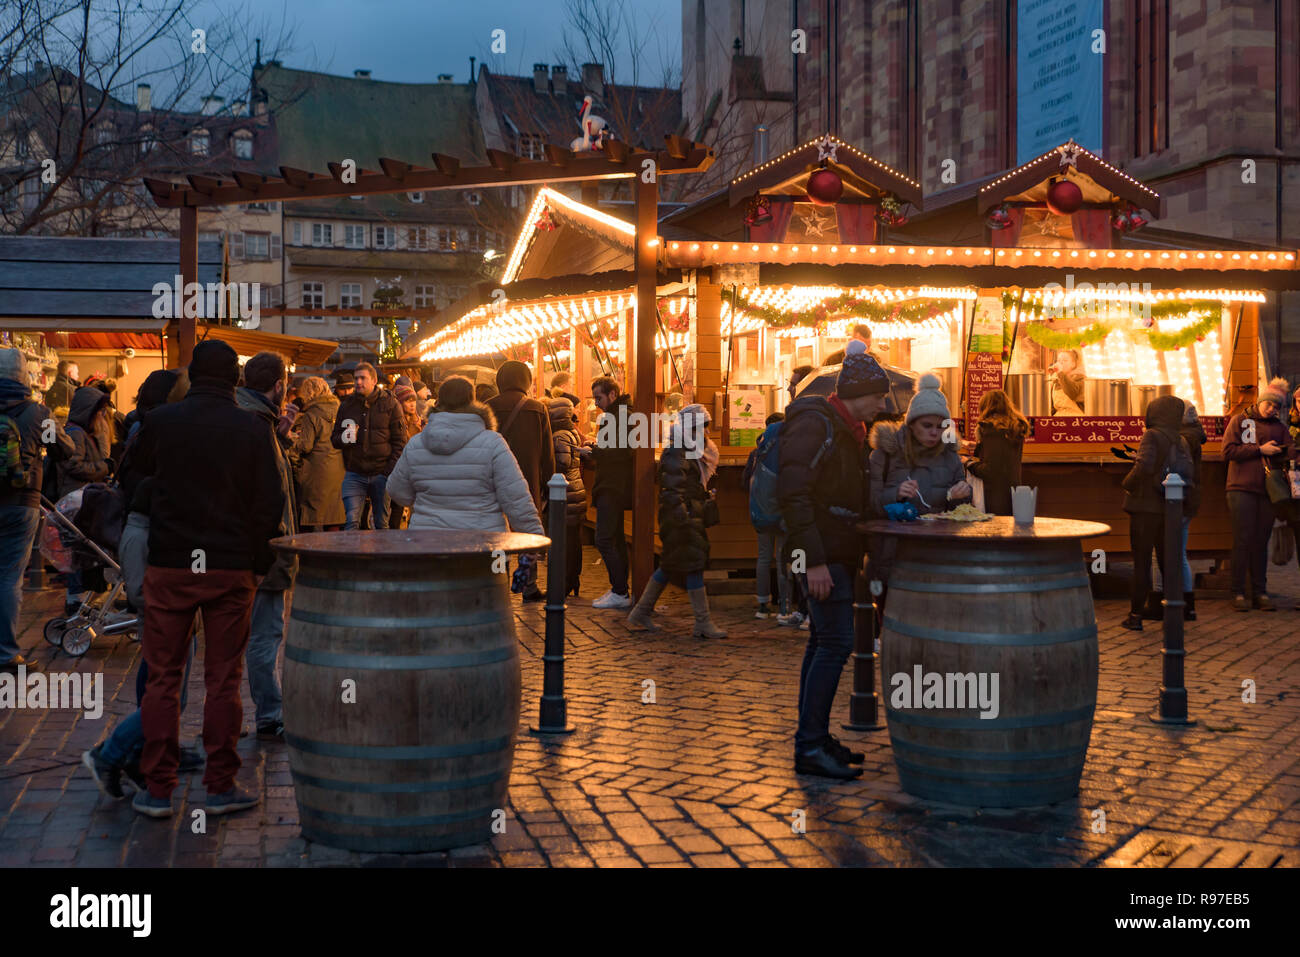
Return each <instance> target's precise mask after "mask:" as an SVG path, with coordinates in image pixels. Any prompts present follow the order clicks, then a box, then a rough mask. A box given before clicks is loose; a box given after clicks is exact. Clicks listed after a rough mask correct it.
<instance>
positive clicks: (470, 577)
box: [271, 530, 550, 852]
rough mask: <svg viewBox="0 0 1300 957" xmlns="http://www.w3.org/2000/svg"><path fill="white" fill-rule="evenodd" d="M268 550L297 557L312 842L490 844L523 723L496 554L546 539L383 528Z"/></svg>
mask: <svg viewBox="0 0 1300 957" xmlns="http://www.w3.org/2000/svg"><path fill="white" fill-rule="evenodd" d="M271 544H272V545H273V546H274V547H275V548H277V549H279V550H281V551H286V552H293V553H295V554H297V556H298V559H299V567H298V574H297V578H296V579H295V580H294V587H293V600H292V601H293V604H292V609H291V611H290V614H289V623H288V628H287V633H286V635H285V647H284V727H285V742H286V744H287V745H288V748H289V766H290V768H291V770H292V772H293V782H294V792H295V796H296V798H297V801H298V811H299V818H300V821H301V824H302V833H303V836H304V837H306V838H307V839H308V840H311V841H316V842H318V843H321V844H328V845H331V846H333V847H342V848H347V849H349V850H355V851H399V852H409V851H433V850H442V849H444V848H450V847H460V846H462V845H467V844H477V843H480V842H483V841H486V840H488V839H489V838H490V836H491V833H492V832H491V828H492V823H493V819H494V814H498V813H499V814H501V815H503V814H504V808H505V805H506V789H507V786H508V784H509V781H510V769H511V765H512V763H513V759H514V741H515V731H516V728H517V726H518V723H519V694H520V677H519V649H518V644H517V642H516V638H515V624H514V614H513V605H512V602H511V599H510V588H509V581H510V576H509V575H508V574H506V573H505V572H504V571H503V570H502V569H503V567H504V562H503V561H502V559H501V556H503V555H508V554H516V553H519V552H534V551H543V550H545V548H546V547H547V546H548V545H549V544H550V540H549V539H547V538H543V537H542V536H540V535H522V534H515V533H509V532H473V531H421V530H406V531H398V530H392V531H390V530H380V531H362V532H356V531H353V532H318V533H313V534H304V535H296V536H293V537H289V538H278V539H276V540H275V541H273V542H272V543H271ZM494 563H495V564H496V567H495V568H494Z"/></svg>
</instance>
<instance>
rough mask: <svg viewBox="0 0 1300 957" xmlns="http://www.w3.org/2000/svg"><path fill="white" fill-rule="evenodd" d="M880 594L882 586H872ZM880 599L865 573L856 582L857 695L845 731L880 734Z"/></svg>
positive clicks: (854, 671) (859, 571)
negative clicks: (877, 597) (878, 691)
mask: <svg viewBox="0 0 1300 957" xmlns="http://www.w3.org/2000/svg"><path fill="white" fill-rule="evenodd" d="M871 585H872V586H874V588H875V590H876V591H879V590H880V583H879V582H872V583H871ZM876 611H877V608H876V598H875V595H874V594H873V592H872V587H871V586H868V584H867V576H866V575H865V574H864V573H863V571H862V570H861V569H859V570H858V574H857V575H856V576H855V578H854V582H853V694H852V695H850V696H849V720H848V722H847V723H846V724H842V725H840V727H841V728H843V729H844V730H845V731H880V730H882V729H883V728H884V727H885V725H883V724H881V723H880V696H879V695H878V694H876V666H877V665H878V664H879V663H880V655H879V654H877V653H876V640H877V636H878V635H879V634H880V630H879V629H878V628H877V627H876V623H877V621H878V620H879V619H878V618H877V615H876Z"/></svg>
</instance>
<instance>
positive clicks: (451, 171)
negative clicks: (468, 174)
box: [433, 153, 460, 176]
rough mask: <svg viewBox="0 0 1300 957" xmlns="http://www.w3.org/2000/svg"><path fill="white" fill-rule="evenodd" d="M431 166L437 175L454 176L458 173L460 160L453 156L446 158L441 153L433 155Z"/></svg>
mask: <svg viewBox="0 0 1300 957" xmlns="http://www.w3.org/2000/svg"><path fill="white" fill-rule="evenodd" d="M433 165H434V166H435V167H436V168H437V170H438V172H439V173H442V174H443V175H444V176H455V175H456V174H457V173H459V172H460V160H458V159H456V157H454V156H447V155H445V154H443V153H434V154H433Z"/></svg>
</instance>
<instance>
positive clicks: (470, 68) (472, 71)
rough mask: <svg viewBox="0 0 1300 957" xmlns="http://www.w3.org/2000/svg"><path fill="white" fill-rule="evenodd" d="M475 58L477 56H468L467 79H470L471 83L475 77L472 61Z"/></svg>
mask: <svg viewBox="0 0 1300 957" xmlns="http://www.w3.org/2000/svg"><path fill="white" fill-rule="evenodd" d="M476 59H478V58H477V57H470V58H469V81H470V82H471V83H473V82H474V81H475V79H477V77H475V75H474V61H475V60H476Z"/></svg>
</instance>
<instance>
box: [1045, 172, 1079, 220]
mask: <svg viewBox="0 0 1300 957" xmlns="http://www.w3.org/2000/svg"><path fill="white" fill-rule="evenodd" d="M1082 205H1083V190H1081V189H1079V187H1078V186H1076V185H1075V184H1074V183H1072V182H1070V181H1069V180H1068V179H1059V180H1057V181H1056V182H1055V183H1053V184H1052V185H1051V186H1049V187H1047V208H1048V209H1050V210H1051V211H1052V212H1054V213H1055V214H1056V215H1057V216H1068V215H1070V214H1071V213H1073V212H1077V211H1078V209H1079V207H1080V206H1082Z"/></svg>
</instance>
